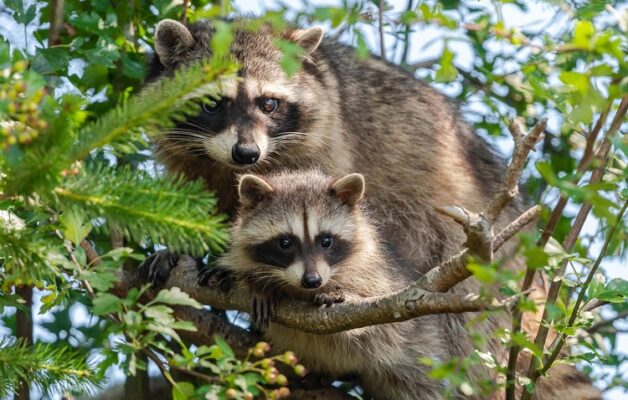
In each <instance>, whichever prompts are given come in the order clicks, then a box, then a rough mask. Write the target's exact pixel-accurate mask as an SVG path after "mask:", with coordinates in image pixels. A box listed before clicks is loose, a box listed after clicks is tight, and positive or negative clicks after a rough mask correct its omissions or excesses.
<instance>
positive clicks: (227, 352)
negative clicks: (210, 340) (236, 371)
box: [214, 335, 234, 358]
mask: <svg viewBox="0 0 628 400" xmlns="http://www.w3.org/2000/svg"><path fill="white" fill-rule="evenodd" d="M214 341H215V342H216V345H217V346H218V348H220V350H221V351H222V353H223V355H224V356H225V357H227V358H233V357H234V353H233V350H231V346H229V344H228V343H227V342H225V341H224V339H223V338H221V337H220V336H218V335H214Z"/></svg>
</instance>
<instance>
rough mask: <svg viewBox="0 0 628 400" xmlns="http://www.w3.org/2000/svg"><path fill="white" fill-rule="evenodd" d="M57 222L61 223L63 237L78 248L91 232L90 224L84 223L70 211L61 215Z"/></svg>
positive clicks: (78, 215) (77, 215)
mask: <svg viewBox="0 0 628 400" xmlns="http://www.w3.org/2000/svg"><path fill="white" fill-rule="evenodd" d="M59 222H61V227H62V229H61V231H62V232H63V236H64V237H65V238H66V239H68V240H69V241H70V242H72V243H74V246H79V244H80V243H81V241H82V240H83V239H85V238H86V237H87V235H88V234H89V232H90V231H91V230H92V224H91V223H89V222H85V221H84V220H83V218H81V215H80V214H78V213H76V212H72V211H68V212H65V213H63V215H61V216H60V217H59Z"/></svg>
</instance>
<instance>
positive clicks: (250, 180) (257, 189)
mask: <svg viewBox="0 0 628 400" xmlns="http://www.w3.org/2000/svg"><path fill="white" fill-rule="evenodd" d="M272 192H273V188H272V186H270V185H269V184H268V182H266V181H265V180H264V179H262V178H260V177H259V176H256V175H244V176H243V177H242V178H240V183H239V184H238V195H239V197H240V203H242V205H243V206H244V207H253V206H254V205H256V204H257V203H259V202H260V201H262V200H264V199H265V198H266V197H268V196H269V195H270V194H271V193H272Z"/></svg>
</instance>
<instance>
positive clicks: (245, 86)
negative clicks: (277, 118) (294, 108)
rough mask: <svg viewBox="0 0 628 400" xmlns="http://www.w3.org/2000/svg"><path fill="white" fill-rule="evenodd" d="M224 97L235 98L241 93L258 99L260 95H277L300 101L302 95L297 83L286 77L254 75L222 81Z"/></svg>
mask: <svg viewBox="0 0 628 400" xmlns="http://www.w3.org/2000/svg"><path fill="white" fill-rule="evenodd" d="M220 93H221V96H222V97H226V98H230V99H235V98H237V97H238V95H239V94H240V93H244V94H245V96H246V97H248V98H251V99H256V98H258V97H277V98H280V99H283V100H287V101H294V102H296V101H298V100H299V98H300V96H299V95H298V90H297V88H296V85H295V84H294V83H292V82H290V81H287V80H284V79H278V80H275V81H267V80H263V79H257V78H254V77H249V76H243V77H242V78H234V79H225V80H224V81H222V82H221V83H220Z"/></svg>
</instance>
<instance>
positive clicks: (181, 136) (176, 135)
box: [164, 129, 207, 141]
mask: <svg viewBox="0 0 628 400" xmlns="http://www.w3.org/2000/svg"><path fill="white" fill-rule="evenodd" d="M164 139H166V140H168V139H175V140H197V141H205V140H207V135H205V134H202V133H199V132H197V131H187V130H181V129H175V130H172V131H169V132H168V133H167V134H166V135H165V137H164Z"/></svg>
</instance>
